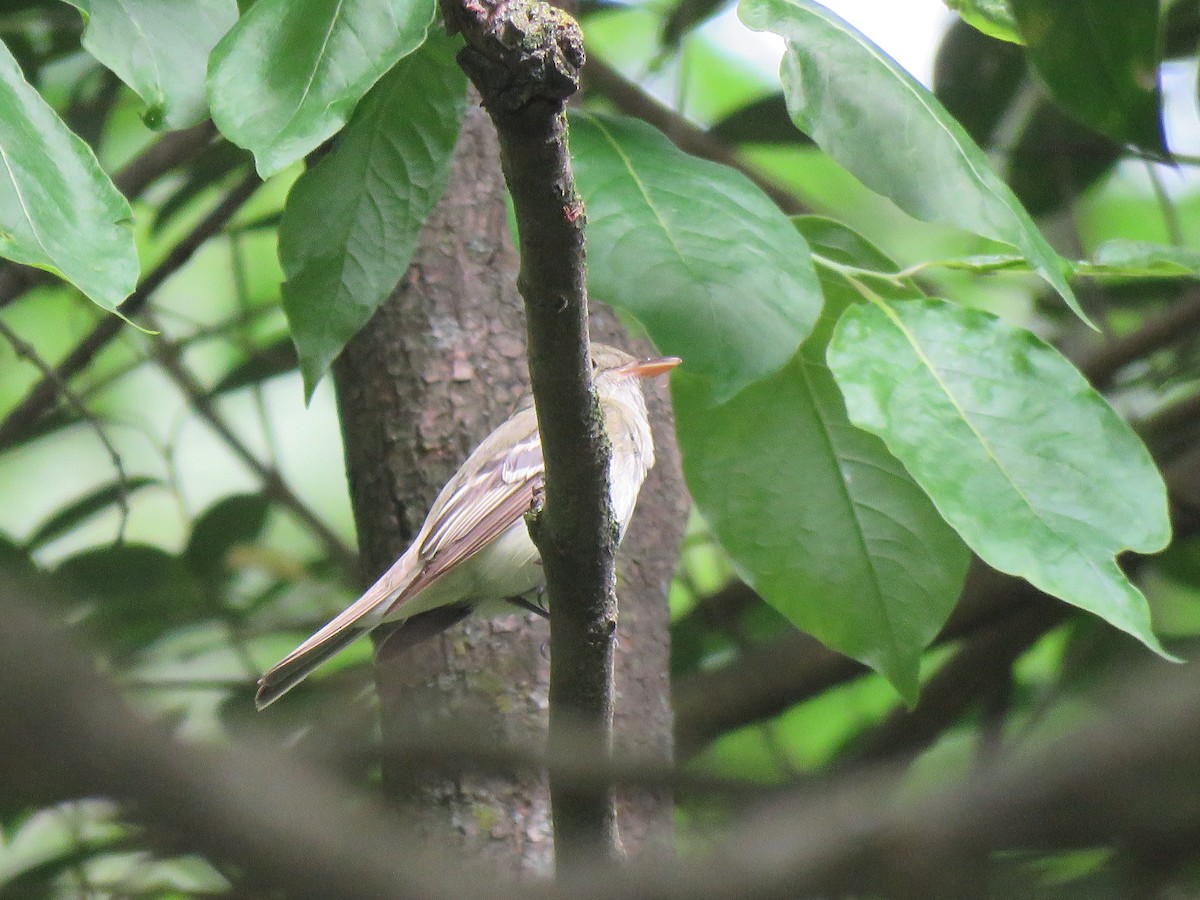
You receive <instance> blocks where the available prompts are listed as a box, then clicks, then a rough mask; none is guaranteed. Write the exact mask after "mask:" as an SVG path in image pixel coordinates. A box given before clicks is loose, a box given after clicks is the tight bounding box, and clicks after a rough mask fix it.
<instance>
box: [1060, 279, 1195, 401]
mask: <svg viewBox="0 0 1200 900" xmlns="http://www.w3.org/2000/svg"><path fill="white" fill-rule="evenodd" d="M1198 332H1200V291H1193V292H1192V293H1190V294H1188V295H1187V296H1186V297H1184V298H1182V299H1180V300H1178V301H1176V302H1175V303H1173V304H1171V306H1170V307H1169V308H1168V309H1167V310H1166V311H1164V312H1163V313H1161V314H1159V315H1157V316H1155V317H1153V318H1151V319H1149V320H1148V321H1146V322H1144V323H1143V324H1142V325H1141V326H1140V327H1139V328H1138V329H1137V330H1135V331H1132V332H1130V333H1129V334H1127V335H1123V336H1121V337H1114V338H1112V339H1111V340H1108V341H1105V342H1104V343H1103V344H1101V345H1100V346H1099V347H1097V348H1096V349H1095V350H1092V351H1091V352H1085V353H1083V354H1082V357H1081V358H1080V360H1079V362H1078V365H1079V370H1080V371H1081V372H1083V374H1084V375H1086V376H1087V378H1088V380H1089V381H1090V382H1091V383H1092V386H1093V387H1095V388H1096V389H1097V390H1103V389H1104V388H1106V387H1108V386H1109V385H1110V384H1111V383H1112V380H1113V378H1114V377H1115V376H1116V374H1117V373H1118V372H1119V371H1120V370H1121V369H1122V368H1123V367H1125V366H1127V365H1129V364H1130V363H1132V362H1135V361H1136V360H1139V359H1143V358H1145V357H1146V356H1149V355H1150V354H1151V353H1154V352H1156V351H1158V350H1162V349H1164V348H1166V347H1169V346H1171V345H1172V344H1177V343H1179V342H1181V341H1183V340H1186V339H1187V338H1188V337H1190V336H1193V335H1195V334H1197V333H1198Z"/></svg>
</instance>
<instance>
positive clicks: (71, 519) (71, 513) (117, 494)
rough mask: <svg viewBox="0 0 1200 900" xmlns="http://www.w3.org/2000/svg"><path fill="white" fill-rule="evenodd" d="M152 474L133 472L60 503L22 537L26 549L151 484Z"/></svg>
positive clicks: (63, 532)
mask: <svg viewBox="0 0 1200 900" xmlns="http://www.w3.org/2000/svg"><path fill="white" fill-rule="evenodd" d="M159 483H160V482H159V481H158V479H156V478H147V477H145V476H135V477H133V478H128V479H126V480H125V481H114V482H112V483H111V484H106V485H104V486H103V487H100V488H97V489H96V490H94V491H92V492H91V493H90V494H87V495H85V496H83V497H80V498H79V499H78V500H76V501H74V502H73V503H69V504H68V505H67V506H64V507H63V508H62V509H60V510H59V511H58V512H56V513H54V515H52V516H50V518H48V519H46V520H45V521H44V522H42V524H41V525H39V526H38V527H37V528H35V529H34V531H33V534H31V535H30V536H29V537H28V538H27V539H26V541H25V548H26V549H27V550H36V549H37V548H38V547H40V546H42V545H43V544H48V543H49V542H50V541H52V540H54V539H55V538H57V537H61V536H62V535H64V534H66V533H67V532H68V531H70V530H71V529H72V528H74V527H75V526H77V525H79V524H81V523H83V522H84V521H86V520H87V519H90V518H91V517H92V516H94V515H95V514H96V513H98V512H101V511H102V510H105V509H108V508H110V507H113V506H117V505H118V504H119V503H120V502H121V500H122V499H125V500H128V499H129V497H130V496H131V495H132V494H134V493H135V492H136V491H139V490H141V489H142V488H144V487H149V486H150V485H152V484H159Z"/></svg>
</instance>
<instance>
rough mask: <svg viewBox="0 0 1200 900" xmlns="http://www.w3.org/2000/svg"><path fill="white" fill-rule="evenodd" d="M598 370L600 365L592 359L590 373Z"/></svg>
mask: <svg viewBox="0 0 1200 900" xmlns="http://www.w3.org/2000/svg"><path fill="white" fill-rule="evenodd" d="M599 368H600V364H599V363H598V362H596V361H595V360H594V359H593V360H592V371H593V372H595V371H596V370H597V369H599Z"/></svg>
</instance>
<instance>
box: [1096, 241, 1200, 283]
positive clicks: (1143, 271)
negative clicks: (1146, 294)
mask: <svg viewBox="0 0 1200 900" xmlns="http://www.w3.org/2000/svg"><path fill="white" fill-rule="evenodd" d="M1079 271H1080V272H1081V273H1084V274H1087V275H1116V276H1121V277H1130V278H1136V277H1141V276H1146V277H1157V278H1171V277H1174V276H1178V275H1187V276H1190V277H1192V278H1196V277H1200V250H1195V249H1192V248H1190V247H1169V246H1166V245H1164V244H1152V243H1150V242H1149V241H1130V240H1126V239H1124V238H1114V239H1113V240H1111V241H1105V242H1104V243H1103V244H1101V245H1100V246H1099V247H1097V248H1096V252H1095V253H1094V254H1093V255H1092V260H1091V262H1089V263H1085V264H1083V265H1081V266H1080V267H1079Z"/></svg>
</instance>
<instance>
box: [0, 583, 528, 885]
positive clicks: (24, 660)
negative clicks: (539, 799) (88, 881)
mask: <svg viewBox="0 0 1200 900" xmlns="http://www.w3.org/2000/svg"><path fill="white" fill-rule="evenodd" d="M24 593H26V592H25V591H24V590H22V589H20V588H18V587H16V586H15V585H14V584H13V583H12V582H10V581H7V580H0V610H2V615H0V618H3V621H4V628H3V629H0V726H2V730H3V732H4V734H5V736H6V737H5V740H4V741H3V742H0V762H2V763H3V765H0V793H2V794H3V796H4V797H5V798H6V801H7V802H9V803H21V802H25V803H31V804H45V803H46V802H56V801H59V800H64V799H74V798H77V797H86V796H97V795H98V796H107V797H111V798H113V799H115V800H118V801H119V802H122V803H124V804H126V805H127V807H128V815H129V817H130V818H131V819H133V820H135V821H138V822H142V823H145V824H146V825H147V826H149V827H150V828H151V829H152V830H153V832H154V833H155V834H156V835H157V836H158V838H159V839H160V840H162V841H163V842H164V843H167V844H169V845H172V846H175V847H186V848H187V849H189V850H191V849H195V850H199V851H200V852H202V853H204V854H205V855H207V856H208V857H209V858H210V859H212V860H213V861H214V862H216V863H217V864H221V863H223V862H227V861H228V862H233V863H236V864H237V866H238V867H239V868H240V869H241V870H242V871H244V872H245V873H246V875H247V878H248V880H249V882H250V884H251V885H253V886H255V887H257V888H258V889H259V891H260V892H262V893H267V892H269V893H272V894H273V893H274V892H275V891H276V890H279V889H282V890H283V891H284V893H286V895H287V896H288V897H289V898H297V900H304V898H313V900H317V898H320V900H325V898H329V897H340V898H346V900H384V898H388V900H404V898H417V897H420V898H430V900H438V898H443V900H451V898H456V897H461V898H478V900H485V898H490V900H496V898H503V897H514V898H515V896H517V894H516V891H515V890H514V889H512V888H509V889H507V890H504V889H502V888H501V887H500V886H498V885H497V884H495V882H494V880H485V879H484V877H483V876H481V875H478V874H471V873H470V872H469V871H465V870H464V869H463V867H462V866H461V865H460V866H458V867H456V869H455V870H453V871H451V869H450V868H449V867H448V865H441V866H434V865H433V864H432V863H431V862H430V860H429V859H427V858H425V857H423V856H422V853H421V851H420V850H417V849H416V848H414V847H413V846H412V845H411V843H410V841H409V839H408V838H407V837H406V836H405V835H404V833H403V832H401V831H400V829H399V827H398V825H397V822H396V821H395V820H393V819H390V818H385V817H384V816H383V815H382V814H380V813H379V812H376V811H374V810H372V809H371V808H370V807H369V806H365V805H364V804H362V803H361V802H355V803H350V802H347V801H348V798H347V796H346V793H345V790H344V789H343V788H341V787H340V786H338V785H335V784H334V783H333V782H331V781H330V780H328V779H327V778H325V777H322V776H320V775H318V774H317V773H316V772H315V771H311V770H309V769H306V768H305V767H303V766H302V765H301V764H300V763H299V762H297V761H296V760H295V759H294V758H293V757H292V756H291V755H290V754H287V753H281V752H280V750H279V748H278V747H265V746H262V747H259V746H253V745H250V744H249V743H247V742H242V743H241V744H240V745H239V746H237V747H236V748H235V747H220V746H213V747H198V746H192V745H189V744H186V743H184V742H182V741H180V740H179V739H177V738H176V737H175V736H173V735H172V734H171V733H170V732H169V730H168V729H167V728H165V727H163V726H161V725H159V724H158V723H155V722H150V721H148V720H146V719H144V718H142V717H141V716H139V715H137V714H135V713H134V712H133V711H132V710H131V709H130V708H129V707H128V706H127V705H126V703H125V702H124V700H123V699H122V698H121V697H120V695H119V694H118V693H117V691H116V689H115V688H114V687H113V685H112V683H111V682H110V681H109V679H108V677H107V676H106V675H105V674H104V673H102V672H99V671H98V670H97V669H96V667H95V666H94V665H92V663H91V661H90V660H88V659H86V658H85V657H84V655H83V654H82V653H81V652H80V651H79V649H78V648H77V647H75V646H73V645H72V643H71V642H69V641H68V640H67V639H66V637H65V635H64V633H63V632H62V630H61V629H59V628H56V627H52V626H51V625H50V624H49V623H48V622H47V621H46V620H45V619H44V618H43V617H42V616H41V615H40V614H39V613H38V612H36V611H35V610H34V609H33V607H32V606H31V604H29V603H28V602H27V601H24V600H22V599H19V598H21V597H22V595H23V594H24ZM43 605H45V604H43ZM51 748H53V752H50V749H51Z"/></svg>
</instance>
